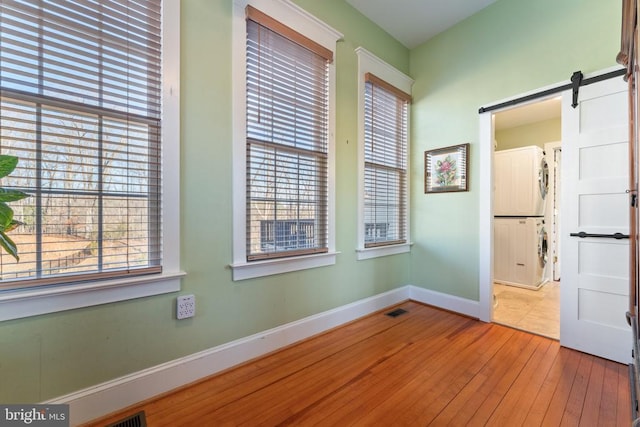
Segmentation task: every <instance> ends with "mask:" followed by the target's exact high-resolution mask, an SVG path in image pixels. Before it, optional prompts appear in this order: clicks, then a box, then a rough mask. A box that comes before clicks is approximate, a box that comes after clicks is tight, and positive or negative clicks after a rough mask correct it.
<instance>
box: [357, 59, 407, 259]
mask: <svg viewBox="0 0 640 427" xmlns="http://www.w3.org/2000/svg"><path fill="white" fill-rule="evenodd" d="M355 51H356V55H358V247H357V248H356V258H357V259H358V261H361V260H365V259H371V258H378V257H382V256H388V255H396V254H401V253H406V252H409V251H410V250H411V243H408V242H407V243H401V244H397V245H388V246H378V247H372V248H365V246H364V239H365V235H364V172H365V171H364V159H365V154H364V93H365V74H366V73H372V74H374V75H375V76H376V77H379V78H381V79H382V80H384V81H386V82H387V83H389V84H391V85H393V86H395V87H396V88H398V89H400V90H401V91H403V92H405V93H411V86H412V85H413V79H412V78H411V77H409V76H407V75H405V74H404V73H402V72H401V71H399V70H398V69H396V68H394V67H393V66H391V65H389V64H387V63H386V62H384V61H383V60H382V59H380V58H378V57H377V56H375V55H374V54H372V53H371V52H369V51H368V50H366V49H365V48H363V47H358V48H356V50H355ZM410 110H411V105H409V109H408V111H407V157H408V156H409V152H410V145H409V143H410V141H411V137H410V128H411V124H410V121H409V120H410V116H411V114H410V113H411V111H410ZM409 165H410V163H409V159H407V209H406V215H407V217H406V220H405V221H406V225H407V240H408V239H409V238H410V236H411V232H410V231H411V230H410V221H409V220H410V218H409V206H410V200H409V197H410V194H411V188H410V180H409V177H410V176H411V173H410V172H411V171H410V170H409V167H410V166H409Z"/></svg>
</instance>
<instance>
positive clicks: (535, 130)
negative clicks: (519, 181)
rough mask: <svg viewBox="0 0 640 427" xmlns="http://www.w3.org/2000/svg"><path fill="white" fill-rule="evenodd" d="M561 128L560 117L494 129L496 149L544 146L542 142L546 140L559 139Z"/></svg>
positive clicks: (553, 140)
mask: <svg viewBox="0 0 640 427" xmlns="http://www.w3.org/2000/svg"><path fill="white" fill-rule="evenodd" d="M561 130H562V128H561V125H560V118H556V119H549V120H543V121H540V122H536V123H529V124H526V125H522V126H516V127H512V128H508V129H501V130H496V131H495V140H496V142H497V146H496V150H508V149H510V148H518V147H526V146H529V145H537V146H538V147H540V148H544V144H545V143H547V142H555V141H560V139H561V138H562V135H561V133H562V132H561Z"/></svg>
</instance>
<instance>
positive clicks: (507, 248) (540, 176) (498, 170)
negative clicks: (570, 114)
mask: <svg viewBox="0 0 640 427" xmlns="http://www.w3.org/2000/svg"><path fill="white" fill-rule="evenodd" d="M494 165H495V167H494V183H495V193H494V216H495V218H494V281H495V282H497V283H502V284H505V285H511V286H519V287H523V288H528V289H535V290H537V289H539V288H540V287H541V286H542V285H543V284H544V283H545V282H546V280H545V266H546V263H547V233H546V231H545V226H544V215H545V207H546V203H545V202H546V195H547V192H548V188H549V187H548V185H549V182H548V181H549V167H548V165H547V162H546V160H545V158H544V152H543V150H542V148H540V147H538V146H528V147H522V148H515V149H511V150H502V151H496V152H495V155H494Z"/></svg>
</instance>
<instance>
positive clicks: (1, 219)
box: [0, 202, 13, 231]
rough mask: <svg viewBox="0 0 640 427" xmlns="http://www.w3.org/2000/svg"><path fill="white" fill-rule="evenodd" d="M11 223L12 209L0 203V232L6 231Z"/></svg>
mask: <svg viewBox="0 0 640 427" xmlns="http://www.w3.org/2000/svg"><path fill="white" fill-rule="evenodd" d="M11 221H13V209H11V208H10V207H9V205H7V204H6V203H4V202H0V231H6V229H7V228H8V227H9V226H10V225H11Z"/></svg>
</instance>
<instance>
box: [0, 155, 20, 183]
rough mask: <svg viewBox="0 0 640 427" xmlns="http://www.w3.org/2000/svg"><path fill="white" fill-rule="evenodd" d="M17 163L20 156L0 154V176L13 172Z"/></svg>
mask: <svg viewBox="0 0 640 427" xmlns="http://www.w3.org/2000/svg"><path fill="white" fill-rule="evenodd" d="M17 164H18V158H17V157H16V156H8V155H6V154H0V178H4V177H5V176H7V175H9V174H10V173H11V172H13V170H14V169H15V168H16V165H17Z"/></svg>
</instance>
